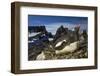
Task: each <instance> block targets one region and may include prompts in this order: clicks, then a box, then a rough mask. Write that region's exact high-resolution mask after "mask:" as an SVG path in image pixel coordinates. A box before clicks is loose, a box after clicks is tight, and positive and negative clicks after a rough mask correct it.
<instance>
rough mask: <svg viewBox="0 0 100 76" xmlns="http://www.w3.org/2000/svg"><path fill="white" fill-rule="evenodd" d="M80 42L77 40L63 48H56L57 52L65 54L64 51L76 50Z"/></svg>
mask: <svg viewBox="0 0 100 76" xmlns="http://www.w3.org/2000/svg"><path fill="white" fill-rule="evenodd" d="M78 44H79V41H75V42H73V43H71V44H69V45H66V46H65V47H64V48H63V49H61V50H56V54H64V53H68V52H70V53H71V52H74V51H75V50H77V49H78Z"/></svg>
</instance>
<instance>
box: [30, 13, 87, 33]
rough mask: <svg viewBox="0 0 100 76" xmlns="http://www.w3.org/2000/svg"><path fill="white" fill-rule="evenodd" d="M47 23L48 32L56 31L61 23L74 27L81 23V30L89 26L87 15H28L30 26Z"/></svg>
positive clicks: (70, 27)
mask: <svg viewBox="0 0 100 76" xmlns="http://www.w3.org/2000/svg"><path fill="white" fill-rule="evenodd" d="M38 25H45V27H46V29H47V31H48V32H51V33H52V34H55V33H56V30H57V28H59V27H60V26H61V25H63V26H64V27H68V28H69V29H73V28H74V27H75V26H78V25H80V29H81V31H82V30H83V29H86V30H87V28H88V18H87V17H71V16H45V15H28V26H38Z"/></svg>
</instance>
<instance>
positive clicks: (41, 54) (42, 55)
mask: <svg viewBox="0 0 100 76" xmlns="http://www.w3.org/2000/svg"><path fill="white" fill-rule="evenodd" d="M36 60H45V54H44V52H43V51H42V52H41V53H40V54H39V55H38V56H37V58H36Z"/></svg>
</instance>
